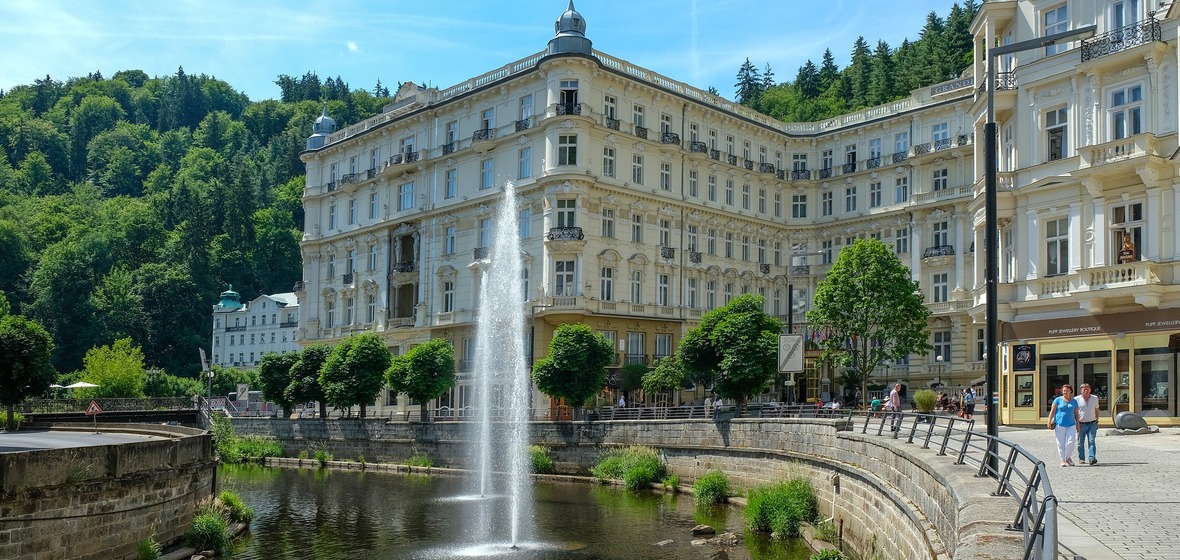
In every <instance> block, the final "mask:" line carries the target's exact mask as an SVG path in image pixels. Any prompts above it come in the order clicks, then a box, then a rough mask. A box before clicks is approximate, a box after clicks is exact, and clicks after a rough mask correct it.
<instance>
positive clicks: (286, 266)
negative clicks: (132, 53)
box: [0, 69, 389, 376]
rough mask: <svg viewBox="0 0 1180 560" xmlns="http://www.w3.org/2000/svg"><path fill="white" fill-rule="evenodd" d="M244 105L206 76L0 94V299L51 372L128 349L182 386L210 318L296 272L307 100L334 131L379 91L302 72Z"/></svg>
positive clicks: (89, 79)
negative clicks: (214, 310) (324, 112)
mask: <svg viewBox="0 0 1180 560" xmlns="http://www.w3.org/2000/svg"><path fill="white" fill-rule="evenodd" d="M276 83H277V84H279V86H280V89H281V91H282V99H281V100H266V101H258V102H251V101H250V100H249V99H248V98H247V97H246V96H245V95H244V94H242V93H240V92H238V91H236V90H235V89H234V88H233V87H232V86H230V85H229V84H227V83H225V82H223V81H220V80H217V79H215V78H211V77H209V76H204V75H200V76H190V75H188V74H185V72H184V70H183V69H180V70H178V71H177V72H176V74H175V75H172V76H164V77H155V78H149V77H148V76H147V75H146V74H145V73H143V72H141V71H138V70H130V71H123V72H118V73H116V74H115V75H113V76H111V77H110V78H106V77H104V76H102V75H101V74H97V73H96V74H91V75H89V76H86V77H82V78H70V79H68V80H65V81H64V82H62V81H58V80H54V79H52V78H51V77H49V76H46V77H45V79H43V80H37V81H36V82H35V83H33V84H31V85H22V86H18V87H14V88H12V89H11V90H10V91H7V92H3V94H2V97H0V144H2V145H0V290H3V292H4V295H5V297H7V299H8V302H9V304H10V305H11V307H12V310H13V312H14V313H21V314H24V315H27V316H29V317H31V318H33V319H35V320H37V321H38V322H39V323H41V324H42V325H44V326H45V328H46V329H47V330H48V331H49V333H50V334H51V335H52V336H53V340H54V342H55V345H56V351H55V352H54V355H53V361H54V365H55V366H56V368H57V369H58V371H61V372H70V371H74V370H77V369H79V368H80V367H81V366H82V361H83V357H84V356H85V354H86V352H87V350H89V349H91V348H92V347H95V346H100V345H111V344H112V343H114V342H115V341H116V340H119V339H122V338H130V339H132V340H133V341H134V343H135V344H136V345H137V346H139V347H140V348H142V350H143V354H144V358H145V361H146V364H147V365H149V366H154V367H162V368H164V369H165V370H166V371H167V372H168V373H172V374H177V375H182V376H191V375H194V374H195V373H196V370H197V369H199V361H198V359H197V358H198V356H197V348H200V347H203V346H208V345H209V336H210V334H209V333H210V329H211V323H210V309H211V306H212V305H213V304H215V303H217V296H218V293H219V292H221V291H222V290H224V289H225V287H226V284H233V286H234V289H235V290H237V291H239V292H240V293H241V294H242V296H243V297H244V298H246V299H250V298H253V297H255V296H257V295H258V294H260V293H276V292H288V291H291V287H292V286H293V285H294V283H295V281H296V280H298V279H299V278H300V276H301V261H300V255H299V238H300V235H301V233H300V232H301V227H302V219H303V216H302V204H301V202H300V197H301V196H302V194H303V180H302V173H303V165H302V163H301V162H300V161H299V156H298V154H299V152H300V151H301V150H302V149H303V147H304V143H305V141H306V138H307V136H308V134H309V131H310V125H311V123H312V121H313V120H314V119H315V117H316V116H318V115H319V113H320V111H321V108H322V105H321V104H322V102H323V101H325V100H326V101H327V103H328V111H329V112H330V113H331V114H332V115H333V116H334V117H335V118H337V119H338V120H340V121H342V122H355V121H357V120H360V119H364V118H367V117H370V116H372V115H375V114H377V113H379V112H380V110H381V106H382V105H383V104H385V103H388V102H389V99H388V98H387V97H384V96H388V94H389V92H388V90H386V89H385V88H384V87H382V86H381V84H380V82H378V84H377V86H376V87H375V88H374V91H376V92H379V93H381V94H382V96H375V95H373V94H371V93H369V92H368V91H364V90H355V91H353V90H350V89H349V87H348V85H347V84H345V83H344V82H343V81H341V80H339V79H331V78H329V79H328V80H326V81H323V82H321V81H320V79H319V78H318V77H317V76H316V75H315V74H311V73H308V74H305V75H304V76H301V77H291V76H280V77H279V78H278V80H277V81H276Z"/></svg>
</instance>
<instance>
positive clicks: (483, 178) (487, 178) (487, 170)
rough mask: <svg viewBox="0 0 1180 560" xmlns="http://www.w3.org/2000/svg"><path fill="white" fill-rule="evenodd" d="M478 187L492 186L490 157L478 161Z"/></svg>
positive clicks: (488, 187)
mask: <svg viewBox="0 0 1180 560" xmlns="http://www.w3.org/2000/svg"><path fill="white" fill-rule="evenodd" d="M479 188H481V189H490V188H492V158H488V159H485V160H483V161H481V162H479Z"/></svg>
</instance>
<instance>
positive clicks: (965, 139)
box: [955, 134, 972, 146]
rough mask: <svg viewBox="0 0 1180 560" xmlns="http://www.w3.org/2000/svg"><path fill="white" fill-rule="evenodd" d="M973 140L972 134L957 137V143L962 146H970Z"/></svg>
mask: <svg viewBox="0 0 1180 560" xmlns="http://www.w3.org/2000/svg"><path fill="white" fill-rule="evenodd" d="M971 140H972V138H971V135H970V134H960V135H958V136H957V137H955V142H956V143H957V144H958V145H960V146H966V145H967V144H970V143H971Z"/></svg>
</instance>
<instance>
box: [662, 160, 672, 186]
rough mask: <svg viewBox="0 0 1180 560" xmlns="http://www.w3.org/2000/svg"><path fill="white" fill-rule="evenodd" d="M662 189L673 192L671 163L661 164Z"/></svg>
mask: <svg viewBox="0 0 1180 560" xmlns="http://www.w3.org/2000/svg"><path fill="white" fill-rule="evenodd" d="M660 189H662V190H665V191H670V190H672V164H670V163H666V162H662V163H660Z"/></svg>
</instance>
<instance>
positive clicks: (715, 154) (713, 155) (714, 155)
mask: <svg viewBox="0 0 1180 560" xmlns="http://www.w3.org/2000/svg"><path fill="white" fill-rule="evenodd" d="M709 159H711V160H714V161H721V152H720V151H719V150H709Z"/></svg>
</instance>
